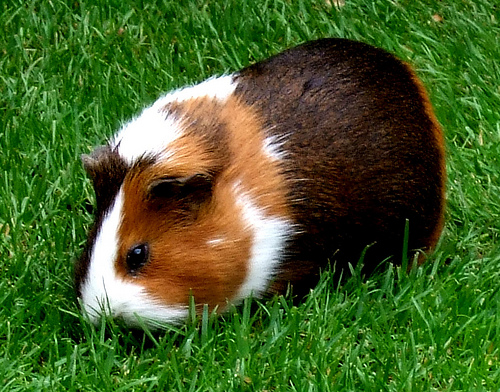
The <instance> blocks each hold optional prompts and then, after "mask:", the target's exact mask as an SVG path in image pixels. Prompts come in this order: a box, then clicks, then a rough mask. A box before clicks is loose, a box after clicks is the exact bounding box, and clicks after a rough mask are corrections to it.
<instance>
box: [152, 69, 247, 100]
mask: <svg viewBox="0 0 500 392" xmlns="http://www.w3.org/2000/svg"><path fill="white" fill-rule="evenodd" d="M237 85H238V83H236V82H235V81H234V77H233V75H223V76H219V77H212V78H209V79H207V80H205V81H203V82H201V83H198V84H196V85H194V86H188V87H183V88H180V89H178V90H174V91H172V92H170V93H168V94H166V95H164V96H163V97H161V98H160V99H158V101H156V102H155V103H154V105H155V106H156V105H159V106H160V107H163V106H165V105H166V104H168V103H170V102H175V101H179V102H182V101H188V100H190V99H196V98H201V97H208V98H215V99H218V100H219V101H225V100H226V99H228V98H229V97H230V96H231V94H233V92H234V90H235V89H236V86H237Z"/></svg>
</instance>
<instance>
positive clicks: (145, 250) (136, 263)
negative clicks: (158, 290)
mask: <svg viewBox="0 0 500 392" xmlns="http://www.w3.org/2000/svg"><path fill="white" fill-rule="evenodd" d="M148 260H149V245H148V243H146V242H144V243H142V244H138V245H134V246H133V247H131V248H130V249H129V251H128V253H127V260H126V261H127V269H128V273H129V274H130V275H132V276H136V275H137V273H138V272H139V271H140V270H141V268H142V267H144V265H146V263H147V262H148Z"/></svg>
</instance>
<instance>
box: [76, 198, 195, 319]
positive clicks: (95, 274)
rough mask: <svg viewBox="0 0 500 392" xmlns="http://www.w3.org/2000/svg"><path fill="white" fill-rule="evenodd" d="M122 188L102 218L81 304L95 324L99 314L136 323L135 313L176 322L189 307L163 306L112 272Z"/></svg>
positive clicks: (183, 315) (143, 316)
mask: <svg viewBox="0 0 500 392" xmlns="http://www.w3.org/2000/svg"><path fill="white" fill-rule="evenodd" d="M122 207H123V190H120V191H119V192H118V195H117V196H116V199H115V201H114V204H113V206H112V207H111V209H110V210H109V211H108V213H107V215H106V216H105V217H104V219H103V222H102V225H101V227H100V229H99V232H98V234H97V238H96V241H95V243H94V246H93V249H92V252H91V258H90V265H89V271H88V275H87V277H86V279H85V281H84V283H83V286H82V291H81V292H82V297H81V300H82V305H83V308H84V310H85V312H86V313H87V315H88V317H89V319H90V321H92V322H93V323H94V324H98V322H99V319H100V316H101V315H107V316H112V317H121V318H123V320H124V321H125V322H126V323H127V324H128V325H132V326H133V325H138V324H139V323H138V319H137V316H139V317H140V318H142V319H143V321H144V323H146V324H148V325H154V323H152V322H151V321H156V322H160V323H163V322H164V323H174V324H175V323H179V322H182V321H183V320H184V319H185V318H186V317H187V315H188V310H187V309H186V308H183V307H179V306H165V305H161V303H160V302H159V301H157V300H155V299H154V298H152V297H151V296H150V295H148V294H147V293H146V292H145V290H144V288H143V287H142V286H141V285H139V284H135V283H131V282H126V281H124V280H123V279H121V278H119V277H118V276H117V274H116V271H115V260H116V257H117V252H118V237H117V232H118V228H119V227H120V224H121V219H122Z"/></svg>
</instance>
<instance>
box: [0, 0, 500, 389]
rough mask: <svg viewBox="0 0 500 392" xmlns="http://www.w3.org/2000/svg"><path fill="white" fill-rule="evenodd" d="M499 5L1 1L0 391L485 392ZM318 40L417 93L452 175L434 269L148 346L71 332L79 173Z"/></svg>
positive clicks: (492, 305)
mask: <svg viewBox="0 0 500 392" xmlns="http://www.w3.org/2000/svg"><path fill="white" fill-rule="evenodd" d="M494 3H496V2H495V1H493V0H490V1H486V0H474V1H473V0H460V1H458V0H456V1H454V0H449V1H418V2H416V1H413V0H406V1H404V0H400V1H398V0H393V1H386V0H352V1H350V0H346V5H345V6H344V7H341V8H339V9H336V8H331V7H328V5H327V4H326V3H325V1H320V0H317V1H306V0H297V1H288V0H267V1H266V0H228V1H205V2H203V1H194V0H193V1H178V0H164V1H151V2H147V1H131V0H120V1H117V0H112V1H104V0H101V1H98V0H96V1H90V0H78V1H60V0H52V1H48V0H46V1H42V0H39V1H36V0H32V1H23V2H21V1H13V0H12V1H9V0H4V1H2V3H1V4H0V25H1V26H2V29H0V149H1V150H0V151H1V154H0V200H1V203H0V389H1V390H7V391H18V390H19V391H25V390H78V391H96V390H99V391H107V390H109V391H115V390H138V391H146V390H148V391H156V390H179V391H184V390H186V391H231V390H235V391H239V390H243V391H244V390H248V391H300V392H302V391H336V390H346V391H347V390H357V391H377V390H389V391H402V390H404V391H430V390H436V391H445V390H446V391H493V390H499V388H500V366H499V363H500V358H499V355H500V347H499V344H500V316H499V315H500V268H499V267H500V245H499V244H500V241H499V234H500V223H499V222H500V186H499V184H500V178H499V175H500V87H499V86H500V42H499V41H500V25H499V20H500V7H499V6H498V5H494ZM433 15H440V16H441V17H442V18H443V20H442V21H441V22H439V21H435V20H434V19H433ZM325 36H337V37H347V38H353V39H358V40H363V41H365V42H369V43H372V44H375V45H377V46H380V47H383V48H385V49H388V50H390V51H392V52H394V53H396V54H397V55H398V56H399V57H401V58H402V59H404V60H406V61H409V62H410V63H412V64H413V65H414V67H415V68H416V70H417V72H418V74H419V75H420V76H421V78H422V79H423V81H424V83H425V84H426V85H427V86H428V89H429V91H430V95H431V99H432V101H433V103H434V106H435V108H436V113H437V116H438V118H439V120H440V121H441V123H442V125H443V127H444V129H445V131H446V140H447V149H448V171H449V179H448V208H447V223H446V228H445V231H444V235H443V237H442V240H441V242H440V244H439V246H438V249H437V251H436V253H435V254H434V255H433V257H432V258H431V259H430V260H429V262H428V263H427V264H426V265H425V266H424V267H423V268H421V269H419V270H417V271H414V272H412V273H411V274H410V275H407V274H405V273H402V272H401V270H399V269H397V268H391V267H390V268H388V269H387V270H385V271H381V272H380V273H379V274H378V275H375V276H372V277H371V278H369V279H366V278H363V277H360V276H359V275H358V274H356V273H355V274H354V276H353V277H352V278H350V279H349V280H348V281H347V282H346V283H345V284H343V285H341V286H339V285H338V284H337V283H336V282H335V281H334V279H333V278H332V277H331V275H330V274H328V273H326V274H325V276H324V279H323V280H322V282H321V284H320V285H319V286H318V288H317V289H316V290H315V291H314V292H313V293H312V294H311V295H310V296H309V298H307V300H305V301H304V302H302V303H300V304H299V305H297V306H294V305H292V303H291V301H290V300H289V299H288V298H275V299H272V300H270V301H268V302H261V303H256V304H255V303H254V304H252V303H250V302H247V303H246V304H245V305H244V306H243V307H241V308H239V309H234V310H233V311H231V312H229V313H228V314H226V315H224V316H223V317H220V318H218V319H217V318H214V317H213V316H211V315H208V314H205V316H204V317H202V319H201V320H200V321H195V322H191V323H189V324H188V325H186V326H185V327H181V328H178V329H176V328H172V329H171V330H168V331H165V332H162V333H155V334H149V333H142V332H133V331H130V330H128V329H127V328H125V327H123V326H122V325H120V324H119V323H113V322H111V323H109V324H107V325H105V326H103V327H102V328H97V329H96V328H94V327H92V326H90V325H89V324H87V323H85V322H83V320H82V319H81V317H80V316H79V313H78V309H77V306H76V304H75V296H74V293H73V288H72V264H73V261H74V260H75V258H76V257H78V255H79V253H80V252H81V249H82V246H83V243H84V241H85V235H86V231H87V230H88V228H89V225H90V223H91V220H92V217H91V215H90V213H89V212H88V211H89V210H90V205H91V203H93V191H92V189H91V185H90V182H89V180H88V179H87V178H86V176H85V174H84V172H83V169H82V167H81V164H80V161H79V156H80V155H81V154H82V153H87V152H89V151H90V150H91V149H92V147H93V146H95V145H98V144H100V143H103V142H104V141H105V140H106V138H107V137H109V136H110V135H111V134H112V133H113V132H114V130H116V129H117V127H119V125H120V123H121V122H122V121H125V120H126V119H127V118H130V116H132V115H134V114H135V113H137V112H138V111H139V110H140V108H141V107H143V106H144V105H146V104H148V103H151V102H152V101H153V100H154V99H155V98H156V97H157V96H158V95H159V94H161V93H162V92H165V91H167V90H169V89H172V88H175V87H178V86H182V85H185V84H187V83H194V82H197V81H200V80H202V79H204V78H206V77H208V76H211V75H214V74H221V73H223V72H230V71H234V70H237V69H238V68H240V67H242V66H244V65H246V64H249V63H252V62H255V61H258V60H260V59H263V58H265V57H267V56H269V55H271V54H273V53H277V52H279V51H280V50H282V49H284V48H286V47H289V46H292V45H295V44H298V43H300V42H302V41H305V40H309V39H313V38H319V37H325Z"/></svg>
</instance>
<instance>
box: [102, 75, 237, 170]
mask: <svg viewBox="0 0 500 392" xmlns="http://www.w3.org/2000/svg"><path fill="white" fill-rule="evenodd" d="M236 85H237V83H236V82H234V80H233V76H231V75H226V76H221V77H218V78H210V79H208V80H206V81H204V82H202V83H199V84H197V85H195V86H191V87H185V88H182V89H179V90H175V91H173V92H171V93H168V94H166V95H164V96H163V97H161V98H159V99H158V100H157V101H156V102H155V103H153V105H151V106H150V107H148V108H146V109H144V110H143V112H142V113H141V114H140V115H139V117H137V118H135V119H133V120H131V121H130V122H128V123H127V124H125V125H124V126H123V127H122V129H121V130H120V131H119V132H118V133H117V135H116V136H115V137H114V139H113V140H112V141H111V143H110V145H111V147H112V148H117V149H118V153H119V154H120V155H121V156H122V157H123V158H124V159H125V161H126V162H127V163H128V164H129V165H131V164H133V163H134V162H135V161H136V160H137V159H138V158H141V157H143V156H146V157H149V156H151V157H156V158H160V159H168V158H169V157H171V156H172V155H173V154H174V152H173V151H169V149H168V146H169V145H170V144H171V143H172V142H173V141H174V140H176V139H177V138H179V137H180V136H181V135H182V132H183V130H182V129H181V122H180V120H181V119H179V118H175V117H174V116H171V115H169V113H168V111H166V110H165V106H166V105H168V104H169V103H171V102H175V101H187V100H190V99H196V98H200V97H210V98H214V99H218V100H220V101H225V100H226V99H227V98H228V97H229V96H230V95H231V94H232V93H233V92H234V89H235V88H236Z"/></svg>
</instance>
